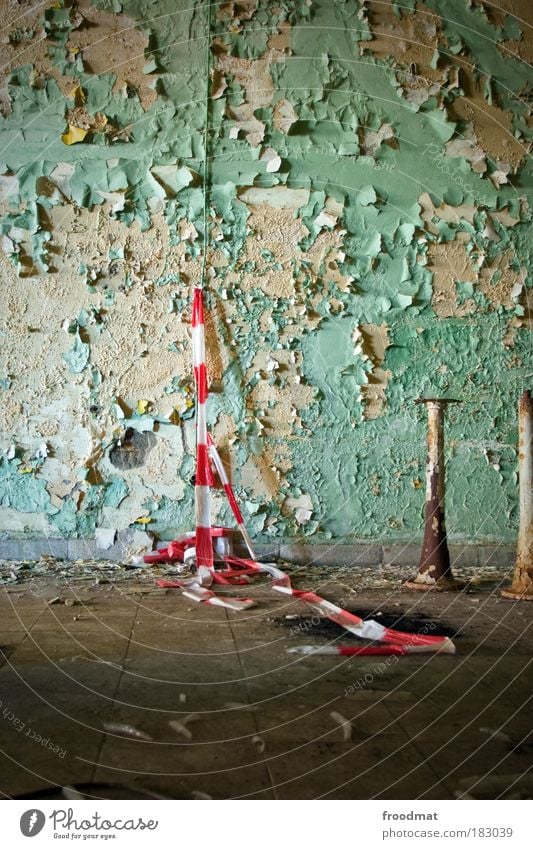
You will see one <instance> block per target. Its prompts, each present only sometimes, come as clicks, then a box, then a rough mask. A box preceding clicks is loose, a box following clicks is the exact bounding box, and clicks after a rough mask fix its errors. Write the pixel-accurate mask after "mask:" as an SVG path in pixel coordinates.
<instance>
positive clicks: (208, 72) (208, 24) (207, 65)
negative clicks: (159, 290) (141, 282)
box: [200, 3, 211, 287]
mask: <svg viewBox="0 0 533 849" xmlns="http://www.w3.org/2000/svg"><path fill="white" fill-rule="evenodd" d="M206 30H207V32H206V53H205V70H206V73H205V104H204V106H205V110H204V114H205V128H204V214H203V218H204V250H203V256H202V270H201V273H200V285H201V286H202V287H204V286H205V283H206V268H207V249H208V241H209V239H208V233H207V207H208V196H209V188H208V187H209V92H210V88H211V86H210V75H211V3H207V22H206Z"/></svg>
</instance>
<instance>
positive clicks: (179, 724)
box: [168, 713, 200, 740]
mask: <svg viewBox="0 0 533 849" xmlns="http://www.w3.org/2000/svg"><path fill="white" fill-rule="evenodd" d="M198 719H200V717H199V715H198V714H197V713H190V714H189V715H188V716H186V717H184V719H181V720H180V719H171V720H170V722H169V723H168V724H169V726H170V727H171V728H172V730H173V731H175V732H176V734H181V735H182V736H183V737H185V739H186V740H192V731H191V729H190V728H188V725H189V722H196V720H198Z"/></svg>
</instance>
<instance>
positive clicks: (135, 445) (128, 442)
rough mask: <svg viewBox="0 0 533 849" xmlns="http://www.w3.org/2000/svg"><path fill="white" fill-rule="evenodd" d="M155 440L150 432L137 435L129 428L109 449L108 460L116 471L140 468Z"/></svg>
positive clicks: (137, 433)
mask: <svg viewBox="0 0 533 849" xmlns="http://www.w3.org/2000/svg"><path fill="white" fill-rule="evenodd" d="M156 438H157V437H156V436H155V435H154V434H153V433H151V432H150V431H146V432H145V433H139V432H138V431H136V430H134V429H133V428H132V427H129V428H128V429H127V430H126V432H125V433H124V436H121V438H120V439H117V441H116V442H115V444H114V445H113V447H112V448H111V450H110V452H109V459H110V461H111V462H112V463H113V465H114V466H116V467H117V469H135V468H137V467H138V466H142V465H143V464H144V463H145V462H146V457H147V455H148V453H149V452H150V451H151V450H152V448H153V447H154V445H155V442H156Z"/></svg>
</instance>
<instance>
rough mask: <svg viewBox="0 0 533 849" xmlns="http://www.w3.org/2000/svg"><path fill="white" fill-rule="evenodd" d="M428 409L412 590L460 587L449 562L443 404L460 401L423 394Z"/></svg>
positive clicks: (409, 582)
mask: <svg viewBox="0 0 533 849" xmlns="http://www.w3.org/2000/svg"><path fill="white" fill-rule="evenodd" d="M417 403H419V404H426V405H427V410H428V455H427V463H426V510H425V524H424V542H423V544H422V554H421V556H420V563H419V565H418V573H417V574H416V575H415V577H414V578H411V579H410V580H409V581H406V582H405V584H404V586H405V587H407V588H408V589H410V590H441V591H442V590H460V589H461V588H462V586H463V584H461V583H459V582H458V581H456V580H455V578H454V577H453V574H452V569H451V565H450V553H449V551H448V539H447V536H446V524H445V519H444V500H445V499H444V408H445V406H446V404H450V403H457V402H454V401H451V400H449V399H445V398H427V399H426V398H423V399H420V400H419V401H417Z"/></svg>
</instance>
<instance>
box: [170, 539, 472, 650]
mask: <svg viewBox="0 0 533 849" xmlns="http://www.w3.org/2000/svg"><path fill="white" fill-rule="evenodd" d="M224 560H225V562H226V563H227V564H228V565H229V567H230V568H229V569H223V570H219V571H218V570H215V569H211V568H206V567H204V566H199V567H198V571H197V573H196V574H195V575H194V576H193V577H191V578H185V579H180V580H178V581H157V584H158V586H160V587H178V588H180V589H183V591H184V592H183V594H184V595H185V596H187V598H190V599H192V600H193V601H198V602H203V603H204V604H214V605H217V606H219V607H227V608H229V609H230V610H246V609H247V608H249V607H252V606H253V605H254V604H255V602H254V601H253V599H250V598H245V599H236V598H228V597H222V596H218V595H217V594H216V593H215V592H213V590H211V589H210V587H211V586H212V585H213V584H217V583H218V584H233V583H235V582H236V581H238V582H239V583H242V579H244V578H248V576H251V575H259V574H261V573H267V574H269V575H270V576H271V578H272V588H273V589H274V590H276V591H277V592H280V593H283V594H285V595H290V596H292V597H293V598H296V599H298V600H299V601H302V602H303V603H304V604H306V605H307V606H308V607H310V608H311V610H313V611H314V612H315V613H320V614H321V615H322V616H325V617H326V618H327V619H330V620H331V621H332V622H335V623H336V624H337V625H339V626H340V627H341V628H343V629H344V630H345V631H348V632H349V633H350V634H353V635H354V637H358V638H359V639H362V640H372V641H376V642H381V643H384V644H386V645H384V646H383V648H388V647H393V650H392V651H390V652H376V651H368V650H367V649H369V648H375V647H371V646H370V647H368V646H364V647H362V648H361V649H358V650H356V651H352V650H351V647H349V646H347V647H346V649H347V652H346V653H347V654H383V653H387V654H411V653H413V652H445V653H447V654H453V653H454V652H455V646H454V644H453V643H452V641H451V640H450V639H449V638H448V637H434V636H427V635H421V634H407V633H405V632H403V631H396V630H394V629H393V628H385V627H384V626H383V625H381V624H380V623H379V622H376V621H375V620H373V619H369V620H363V619H361V618H360V617H359V616H356V615H355V614H354V613H350V612H349V611H348V610H343V608H341V607H338V606H337V605H336V604H332V603H331V602H330V601H327V600H326V599H324V598H322V597H321V596H319V595H317V594H316V593H313V592H307V591H305V590H296V589H294V587H293V586H292V585H291V580H290V578H289V576H288V575H287V574H286V573H285V572H283V571H282V570H281V569H278V567H277V566H274V565H272V564H270V563H257V562H256V561H254V560H245V559H243V558H241V557H231V556H230V557H226V558H224ZM232 567H233V568H232ZM337 649H340V651H339V650H337ZM402 649H403V650H402ZM334 653H336V654H344V653H345V652H344V647H343V646H339V647H337V648H336V650H335V652H334Z"/></svg>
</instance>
